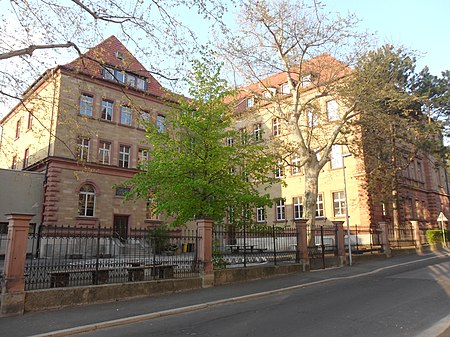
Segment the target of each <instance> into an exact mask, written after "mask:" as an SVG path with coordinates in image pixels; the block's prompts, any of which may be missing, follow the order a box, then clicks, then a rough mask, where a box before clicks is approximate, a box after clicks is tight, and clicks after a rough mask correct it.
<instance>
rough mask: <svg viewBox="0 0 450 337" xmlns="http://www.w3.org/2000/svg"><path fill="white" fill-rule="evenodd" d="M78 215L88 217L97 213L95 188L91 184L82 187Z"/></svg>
mask: <svg viewBox="0 0 450 337" xmlns="http://www.w3.org/2000/svg"><path fill="white" fill-rule="evenodd" d="M78 215H80V216H86V217H93V216H94V215H95V188H94V186H92V185H91V184H85V185H83V186H81V188H80V194H79V198H78Z"/></svg>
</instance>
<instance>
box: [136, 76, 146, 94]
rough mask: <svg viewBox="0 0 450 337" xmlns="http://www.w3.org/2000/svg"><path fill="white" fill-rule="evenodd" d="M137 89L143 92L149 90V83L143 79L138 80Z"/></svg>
mask: <svg viewBox="0 0 450 337" xmlns="http://www.w3.org/2000/svg"><path fill="white" fill-rule="evenodd" d="M136 88H137V89H139V90H142V91H145V90H147V81H146V80H145V79H143V78H140V77H137V78H136Z"/></svg>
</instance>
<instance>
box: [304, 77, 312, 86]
mask: <svg viewBox="0 0 450 337" xmlns="http://www.w3.org/2000/svg"><path fill="white" fill-rule="evenodd" d="M311 82H312V75H311V74H309V75H306V76H303V77H302V87H303V88H305V87H307V86H309V85H310V84H311Z"/></svg>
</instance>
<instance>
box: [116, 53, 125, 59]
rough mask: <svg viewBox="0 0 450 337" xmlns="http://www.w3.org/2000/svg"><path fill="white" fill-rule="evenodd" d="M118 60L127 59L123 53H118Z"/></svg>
mask: <svg viewBox="0 0 450 337" xmlns="http://www.w3.org/2000/svg"><path fill="white" fill-rule="evenodd" d="M116 58H117V59H118V60H123V59H124V58H125V55H124V54H123V53H122V52H121V51H116Z"/></svg>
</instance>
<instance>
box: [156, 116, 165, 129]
mask: <svg viewBox="0 0 450 337" xmlns="http://www.w3.org/2000/svg"><path fill="white" fill-rule="evenodd" d="M156 128H157V129H158V131H159V132H161V133H162V132H166V117H165V116H163V115H158V116H156Z"/></svg>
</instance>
